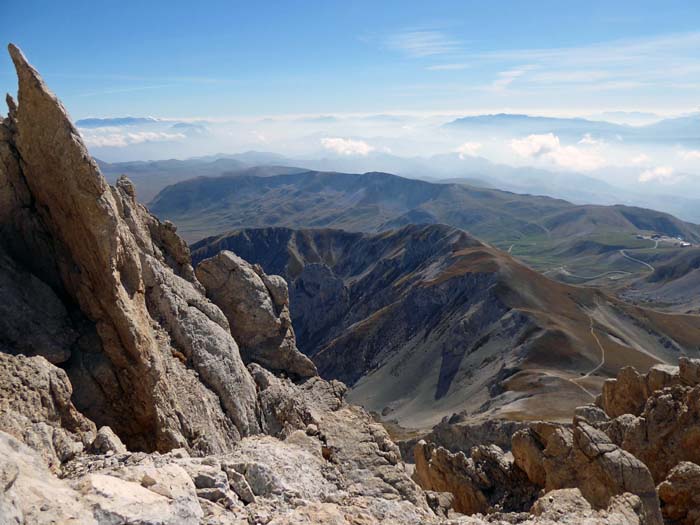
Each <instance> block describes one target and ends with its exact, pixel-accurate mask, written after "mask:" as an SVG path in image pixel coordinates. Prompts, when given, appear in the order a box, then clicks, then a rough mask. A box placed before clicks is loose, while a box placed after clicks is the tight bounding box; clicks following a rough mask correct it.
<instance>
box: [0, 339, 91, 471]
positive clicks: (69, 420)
mask: <svg viewBox="0 0 700 525" xmlns="http://www.w3.org/2000/svg"><path fill="white" fill-rule="evenodd" d="M71 394H72V388H71V384H70V382H69V381H68V377H67V376H66V373H65V372H64V371H63V370H61V369H60V368H56V367H55V366H53V365H52V364H51V363H49V362H48V361H47V360H46V359H44V358H43V357H39V356H36V357H25V356H22V355H17V356H12V355H8V354H3V353H0V430H2V431H4V432H7V433H9V434H12V435H13V436H14V437H15V438H17V439H19V440H20V441H22V442H24V443H25V444H27V445H29V446H30V447H32V448H34V449H35V450H37V451H38V452H39V453H40V454H41V455H42V457H43V458H44V460H45V461H46V463H47V465H48V466H49V467H50V468H51V469H53V470H58V468H59V467H60V465H61V463H63V462H64V461H67V460H69V459H71V458H72V457H73V456H75V455H76V454H78V453H80V452H81V451H82V450H83V448H84V447H85V446H87V445H89V444H90V443H91V442H92V440H93V439H94V437H95V425H94V424H93V423H92V421H90V420H88V419H87V418H86V417H84V416H83V415H82V414H80V412H78V411H77V410H76V408H75V406H73V403H72V402H71Z"/></svg>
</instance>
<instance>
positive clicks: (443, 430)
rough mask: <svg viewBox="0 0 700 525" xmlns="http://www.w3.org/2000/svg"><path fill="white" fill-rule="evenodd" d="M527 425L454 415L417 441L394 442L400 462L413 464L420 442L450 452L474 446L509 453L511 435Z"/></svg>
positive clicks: (412, 439)
mask: <svg viewBox="0 0 700 525" xmlns="http://www.w3.org/2000/svg"><path fill="white" fill-rule="evenodd" d="M527 426H528V423H526V422H523V421H509V420H506V419H485V420H481V421H479V420H474V419H473V418H470V417H468V416H466V415H464V414H454V415H452V416H451V417H449V418H445V419H443V420H442V421H441V422H440V423H438V424H437V425H435V426H434V427H433V429H432V430H431V431H430V432H429V433H427V434H424V435H422V436H420V437H413V438H410V439H403V440H399V441H397V445H399V448H400V449H401V457H402V458H403V460H404V461H407V462H410V463H413V461H414V459H413V451H414V449H415V446H416V443H418V441H420V440H421V439H423V440H425V441H427V442H428V443H432V444H434V445H437V446H440V447H444V448H446V449H447V450H449V451H450V452H459V451H460V450H471V449H472V448H473V447H475V446H477V445H481V444H484V443H489V444H491V445H496V446H498V447H500V448H501V449H503V450H505V451H510V449H511V439H512V438H513V435H514V434H515V433H516V432H517V431H518V430H521V429H523V428H526V427H527Z"/></svg>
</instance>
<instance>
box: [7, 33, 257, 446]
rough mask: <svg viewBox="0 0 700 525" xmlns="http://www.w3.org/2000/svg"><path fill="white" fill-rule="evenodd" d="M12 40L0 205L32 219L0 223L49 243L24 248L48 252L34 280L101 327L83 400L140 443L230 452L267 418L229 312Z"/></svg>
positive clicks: (78, 394) (79, 389) (80, 387)
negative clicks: (93, 149) (13, 86)
mask: <svg viewBox="0 0 700 525" xmlns="http://www.w3.org/2000/svg"><path fill="white" fill-rule="evenodd" d="M8 48H9V52H10V56H11V57H12V61H13V62H14V65H15V69H16V70H17V76H18V79H19V95H18V105H17V107H14V105H13V104H12V103H9V107H10V114H9V116H8V119H6V121H7V122H6V124H3V133H2V135H0V141H1V142H2V144H0V155H2V156H3V159H4V158H7V160H8V162H7V163H2V165H0V203H2V202H7V203H10V204H13V205H15V207H16V208H17V209H20V208H22V209H24V210H25V212H26V213H25V215H26V217H25V218H24V219H22V220H20V221H19V222H18V221H17V219H16V218H13V217H12V216H11V215H12V214H11V213H0V230H7V231H10V230H12V231H14V232H15V233H17V235H15V237H21V236H22V234H21V230H28V231H32V232H33V233H32V235H33V236H34V237H36V238H37V239H41V242H34V243H32V246H31V250H28V251H30V252H31V256H32V257H34V258H39V259H41V258H44V259H48V260H50V261H52V264H51V265H48V268H49V269H47V270H46V271H45V273H46V275H41V276H40V277H42V278H44V279H45V280H46V281H52V279H53V280H54V281H58V282H52V284H54V286H55V287H59V286H60V287H61V290H60V292H61V293H65V294H66V295H67V296H68V297H69V298H70V299H71V300H72V301H75V303H77V304H78V305H79V307H80V310H81V311H82V313H83V314H84V315H85V316H86V317H87V318H88V319H89V320H90V321H91V322H93V323H94V325H95V328H96V331H97V334H98V335H99V342H98V343H95V344H93V345H91V346H88V347H87V348H81V349H76V353H75V355H74V356H73V357H72V358H71V361H70V363H69V364H68V365H67V367H68V372H69V375H70V376H71V381H72V383H73V386H74V389H75V396H74V398H75V402H76V405H77V406H78V408H79V409H81V410H83V411H84V412H85V413H86V414H87V415H88V416H89V417H90V418H91V419H93V420H95V421H96V422H97V423H98V424H100V425H102V424H107V425H110V426H112V428H114V430H115V431H116V432H117V433H118V434H119V435H120V437H122V438H123V439H124V440H125V441H126V442H127V444H128V445H129V446H130V447H131V448H134V449H139V448H141V449H147V450H153V449H157V450H167V449H170V448H173V447H181V446H185V447H188V448H193V449H203V450H204V451H223V450H227V449H228V448H229V447H230V446H231V444H232V443H234V442H235V441H237V440H238V438H239V437H240V436H243V435H249V434H252V433H255V432H257V431H258V430H259V423H258V421H259V415H258V413H257V412H258V408H257V398H256V389H255V384H254V382H253V380H252V378H251V376H250V374H249V373H248V372H247V370H246V369H245V366H244V364H243V362H242V360H241V358H240V355H239V351H238V346H237V345H236V342H235V341H234V339H233V337H232V336H231V334H230V331H229V326H228V321H227V320H226V317H225V316H224V315H223V313H222V312H221V311H220V310H219V308H218V307H216V306H215V305H213V304H212V303H211V302H209V301H208V300H207V299H206V297H204V295H203V293H202V291H203V289H202V287H201V285H200V284H199V283H198V282H197V279H196V277H195V276H194V272H193V270H192V267H191V264H190V259H189V251H188V249H187V246H186V245H185V244H184V242H183V241H182V240H181V239H180V238H179V237H178V236H177V235H176V234H175V233H174V229H173V228H172V225H167V224H162V223H161V222H160V221H158V220H157V219H156V218H155V217H153V216H152V215H151V214H150V213H148V211H147V210H146V209H145V208H144V207H143V206H141V205H140V204H138V203H137V202H136V199H135V195H134V192H133V187H132V186H131V185H130V184H129V183H128V181H120V183H119V184H117V187H116V188H112V187H110V186H109V185H108V184H107V182H106V180H105V178H104V177H103V176H102V174H101V173H100V170H99V168H98V167H97V164H96V163H95V162H94V160H93V159H92V158H91V157H90V155H89V153H88V151H87V148H86V147H85V145H84V143H83V141H82V139H81V137H80V134H79V132H78V131H77V129H76V128H75V126H74V125H73V123H72V122H71V120H70V117H69V116H68V113H67V112H66V110H65V108H64V107H63V105H62V104H61V103H60V101H59V100H58V99H57V97H56V96H55V95H54V94H53V93H52V92H51V91H50V90H49V89H48V88H47V86H46V84H45V83H44V81H43V80H42V78H41V76H40V75H39V73H38V72H37V71H36V70H35V69H34V68H33V67H32V66H31V65H30V64H29V62H28V61H27V59H26V58H25V57H24V55H23V54H22V52H21V51H20V50H19V48H17V47H16V46H14V45H12V44H10V45H9V46H8ZM27 210H28V211H27ZM29 222H31V225H28V223H29ZM9 237H12V236H9ZM50 267H55V268H56V269H57V270H56V272H55V273H57V274H58V277H56V276H52V275H49V274H50V273H51V271H50ZM88 364H89V366H88ZM203 436H206V440H205V439H202V437H203Z"/></svg>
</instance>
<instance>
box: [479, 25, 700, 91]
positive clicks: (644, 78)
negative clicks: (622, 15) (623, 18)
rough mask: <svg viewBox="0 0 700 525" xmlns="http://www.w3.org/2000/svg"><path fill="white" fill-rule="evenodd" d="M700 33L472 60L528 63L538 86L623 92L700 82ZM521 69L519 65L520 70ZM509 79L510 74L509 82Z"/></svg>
mask: <svg viewBox="0 0 700 525" xmlns="http://www.w3.org/2000/svg"><path fill="white" fill-rule="evenodd" d="M699 46H700V32H693V33H681V34H670V35H660V36H654V37H650V38H643V39H627V40H613V41H608V42H601V43H597V44H591V45H586V46H578V47H567V48H550V49H517V50H505V51H493V52H487V53H481V54H478V55H472V56H470V57H468V60H470V61H472V63H475V62H480V63H490V62H493V63H528V64H532V65H533V68H536V69H537V72H536V73H533V74H531V75H528V79H527V80H528V82H529V83H531V84H533V85H537V86H544V85H546V86H550V87H552V86H566V85H572V84H575V85H577V86H581V85H589V86H590V87H591V88H593V89H596V90H620V89H635V88H640V87H649V86H653V85H670V84H671V83H673V84H675V85H678V84H679V83H689V84H691V85H692V84H694V83H696V82H697V81H699V80H700V59H699V58H698V55H697V49H698V47H699ZM516 70H517V69H516ZM508 78H509V77H507V76H506V77H504V79H503V81H502V82H504V83H507V82H508Z"/></svg>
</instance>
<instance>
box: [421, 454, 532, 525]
mask: <svg viewBox="0 0 700 525" xmlns="http://www.w3.org/2000/svg"><path fill="white" fill-rule="evenodd" d="M414 457H415V460H416V471H415V473H414V476H413V477H414V479H415V480H416V482H417V483H418V484H419V485H420V486H421V487H423V488H424V489H426V490H432V491H436V492H451V493H452V494H453V495H454V505H453V508H454V509H455V510H456V511H457V512H462V513H464V514H476V513H482V514H485V513H490V512H494V511H495V510H499V511H504V512H522V511H527V510H529V509H530V507H531V506H532V504H533V502H534V501H535V499H536V495H537V492H539V488H538V487H537V486H535V485H534V484H533V483H532V482H530V480H529V479H528V478H527V476H526V475H525V473H524V472H523V471H522V470H520V468H519V467H517V466H516V465H514V464H513V462H512V460H508V459H507V458H506V456H505V455H504V453H503V451H502V450H501V449H500V448H499V447H497V446H496V445H490V446H483V445H481V446H477V447H474V448H472V450H471V452H470V455H469V457H467V456H466V455H465V454H464V453H462V452H457V453H456V454H452V453H451V452H449V451H448V450H446V449H444V448H442V447H435V446H432V445H428V444H427V443H426V442H425V441H419V442H418V443H417V444H416V448H415V451H414Z"/></svg>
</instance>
